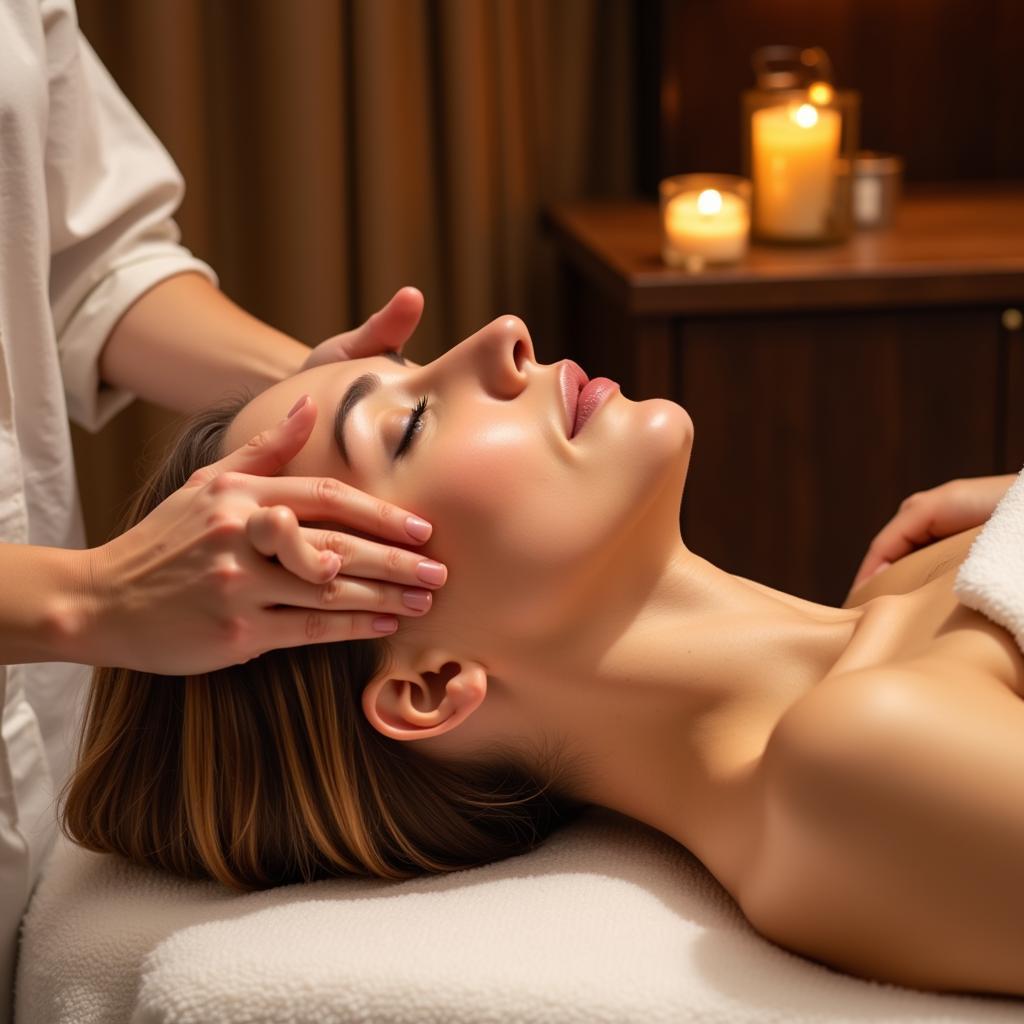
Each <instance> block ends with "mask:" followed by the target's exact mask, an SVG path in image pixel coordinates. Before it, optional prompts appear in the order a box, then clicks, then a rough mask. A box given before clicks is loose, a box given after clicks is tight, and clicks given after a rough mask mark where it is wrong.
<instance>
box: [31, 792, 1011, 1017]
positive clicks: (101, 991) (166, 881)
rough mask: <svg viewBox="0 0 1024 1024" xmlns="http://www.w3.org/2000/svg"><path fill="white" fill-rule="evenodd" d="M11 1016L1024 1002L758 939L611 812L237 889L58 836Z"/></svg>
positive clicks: (929, 1013)
mask: <svg viewBox="0 0 1024 1024" xmlns="http://www.w3.org/2000/svg"><path fill="white" fill-rule="evenodd" d="M16 1008H17V1018H16V1020H17V1022H18V1024H100V1022H102V1024H120V1022H124V1024H129V1022H130V1024H171V1022H173V1024H228V1022H230V1024H243V1022H255V1021H261V1022H269V1021H274V1022H289V1024H299V1022H303V1024H305V1022H327V1021H332V1022H346V1024H347V1022H355V1021H367V1022H370V1021H372V1022H374V1024H391V1022H394V1024H398V1022H402V1024H422V1022H431V1021H433V1022H444V1024H461V1022H470V1021H472V1022H478V1021H479V1022H488V1024H495V1022H506V1021H507V1022H516V1024H520V1022H522V1024H526V1022H532V1021H544V1022H549V1021H551V1022H559V1024H561V1022H568V1024H573V1022H581V1024H582V1022H586V1024H595V1022H606V1021H607V1022H614V1024H629V1022H633V1021H636V1022H643V1024H661V1022H665V1024H668V1022H672V1024H685V1022H688V1021H694V1022H698V1021H699V1022H700V1024H719V1022H721V1024H726V1022H727V1024H745V1022H751V1024H753V1022H757V1024H767V1022H772V1024H810V1022H821V1024H825V1022H828V1024H843V1022H847V1024H865V1022H869V1021H887V1022H901V1024H916V1022H920V1024H925V1022H927V1024H961V1022H962V1024H990V1022H991V1024H994V1022H996V1021H999V1022H1007V1024H1008V1022H1010V1021H1013V1022H1017V1024H1019V1022H1020V1021H1021V1020H1022V1019H1024V1000H1015V999H1006V998H1001V997H994V996H965V995H952V994H937V993H926V992H921V991H917V990H914V989H907V988H901V987H898V986H894V985H885V984H880V983H878V982H873V981H864V980H861V979H858V978H854V977H851V976H848V975H845V974H841V973H839V972H837V971H833V970H831V969H829V968H827V967H824V966H822V965H820V964H817V963H814V962H812V961H810V960H806V959H804V958H802V957H799V956H796V955H794V954H792V953H789V952H787V951H785V950H783V949H781V948H780V947H778V946H775V945H774V944H772V943H771V942H769V941H767V940H766V939H764V938H762V937H760V936H759V935H758V934H757V933H756V932H755V931H754V930H753V929H752V928H751V927H750V925H749V924H748V923H747V921H746V919H745V918H744V917H743V916H742V914H741V913H740V911H739V908H738V906H737V905H736V904H735V903H734V902H733V900H732V899H731V897H730V896H729V895H728V893H727V892H726V890H725V889H723V888H722V887H721V886H720V885H719V884H718V882H717V881H716V879H715V878H714V876H713V875H711V874H710V873H709V872H708V871H707V870H706V869H705V868H704V867H703V866H702V864H701V863H700V862H699V861H698V860H697V859H696V858H695V857H694V856H692V855H691V854H690V853H689V852H688V851H687V850H686V849H685V848H684V847H682V846H680V845H679V844H678V843H676V842H675V841H673V840H672V839H670V838H668V837H667V836H665V835H664V834H663V833H661V832H658V831H656V830H655V829H653V828H650V827H648V826H646V825H643V824H640V823H639V822H636V821H634V820H633V819H631V818H627V817H625V816H623V815H620V814H617V813H616V812H613V811H609V810H606V809H604V808H598V807H592V808H588V809H587V810H586V811H584V813H583V814H582V816H581V817H580V818H578V819H577V820H575V821H574V822H572V823H571V824H569V825H567V826H566V827H565V828H563V829H562V830H561V831H559V832H556V833H555V834H554V835H553V836H551V837H550V838H549V839H548V840H547V842H546V843H544V844H543V845H542V846H540V847H539V848H538V849H536V850H534V851H533V852H531V853H528V854H524V855H522V856H519V857H512V858H509V859H507V860H504V861H498V862H496V863H493V864H488V865H486V866H484V867H479V868H473V869H470V870H466V871H460V872H455V873H453V874H449V875H442V876H430V877H422V878H416V879H412V880H409V881H404V882H382V881H378V880H375V879H365V880H364V879H334V880H330V881H323V882H316V883H313V884H309V885H294V886H286V887H282V888H278V889H272V890H268V891H266V892H259V893H250V894H246V895H238V894H234V893H231V892H229V891H228V890H226V889H224V888H222V887H220V886H218V885H216V884H214V883H197V882H184V881H182V880H180V879H177V878H174V877H172V876H170V875H167V874H164V873H162V872H159V871H157V870H151V869H147V868H140V867H136V866H133V865H130V864H127V863H126V862H124V861H122V860H120V859H118V858H115V857H111V856H102V855H98V854H92V853H88V852H86V851H84V850H81V849H80V848H78V847H75V846H72V845H70V844H69V843H67V842H65V841H63V840H62V841H61V842H60V843H59V845H58V846H57V848H56V851H55V853H54V856H53V858H52V860H51V861H50V864H49V867H48V870H47V872H46V874H45V875H44V878H43V880H42V882H41V883H40V886H39V888H38V889H37V891H36V895H35V898H34V900H33V903H32V906H31V909H30V911H29V914H28V916H27V918H26V921H25V926H24V935H23V945H22V955H21V960H20V964H19V969H18V980H17V1002H16Z"/></svg>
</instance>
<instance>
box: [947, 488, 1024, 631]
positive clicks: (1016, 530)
mask: <svg viewBox="0 0 1024 1024" xmlns="http://www.w3.org/2000/svg"><path fill="white" fill-rule="evenodd" d="M953 592H954V593H955V594H956V596H957V597H958V598H959V599H960V603H961V604H965V605H966V606H967V607H968V608H973V609H974V610H975V611H977V612H981V613H982V615H985V616H987V617H988V618H990V619H991V620H992V621H993V622H995V623H998V624H999V625H1000V626H1002V627H1004V628H1005V629H1007V630H1008V631H1009V632H1010V633H1012V634H1013V637H1014V639H1016V641H1017V646H1018V647H1019V648H1020V649H1021V650H1022V651H1024V469H1022V470H1021V471H1020V473H1018V474H1017V479H1016V480H1014V482H1013V483H1012V484H1011V485H1010V489H1009V490H1008V491H1007V492H1006V493H1005V494H1004V495H1003V497H1002V498H1001V499H1000V501H999V504H998V505H996V507H995V511H994V512H993V513H992V515H991V517H990V518H989V521H988V522H987V523H986V524H985V527H984V529H983V530H982V531H981V533H979V534H978V536H977V537H975V538H974V543H973V544H972V545H971V549H970V551H968V552H967V557H966V558H965V559H964V561H963V564H962V565H961V566H960V571H959V572H958V573H957V574H956V580H955V582H954V584H953Z"/></svg>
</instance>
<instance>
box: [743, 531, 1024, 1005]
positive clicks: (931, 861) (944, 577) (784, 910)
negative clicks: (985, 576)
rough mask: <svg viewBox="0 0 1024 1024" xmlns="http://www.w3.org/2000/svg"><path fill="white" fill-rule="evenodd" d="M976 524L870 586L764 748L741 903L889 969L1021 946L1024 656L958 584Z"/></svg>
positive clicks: (772, 928) (856, 964) (857, 962)
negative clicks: (847, 630) (860, 624)
mask: <svg viewBox="0 0 1024 1024" xmlns="http://www.w3.org/2000/svg"><path fill="white" fill-rule="evenodd" d="M969 532H970V534H971V536H970V537H966V536H964V535H959V539H955V538H951V539H950V540H953V541H955V543H953V544H947V545H946V548H945V550H944V551H939V552H931V555H932V567H931V569H934V568H935V567H936V566H938V569H937V570H936V571H934V572H933V571H931V569H929V567H927V566H924V565H922V564H921V560H918V566H917V567H912V568H913V570H914V572H915V573H917V574H918V575H919V577H920V576H925V577H926V576H928V575H929V574H931V575H932V576H933V577H934V578H933V579H931V580H929V581H928V582H923V580H921V579H920V578H919V579H918V582H917V583H916V586H917V588H918V589H917V590H915V591H914V592H913V593H911V594H909V595H904V596H902V597H901V596H899V595H896V594H893V595H880V596H879V600H878V601H877V602H873V607H872V609H871V615H872V618H871V619H870V620H868V619H867V615H866V617H865V621H864V627H865V629H864V632H863V633H862V634H861V635H860V636H859V637H858V642H857V643H855V644H854V643H851V645H850V648H849V649H848V651H847V652H845V654H844V659H841V662H843V663H842V664H840V663H837V666H836V670H835V671H833V672H832V673H830V676H829V677H827V678H826V679H825V680H823V681H822V683H821V684H819V685H818V686H817V687H816V688H815V689H814V690H812V691H811V692H810V693H809V694H807V695H806V696H805V697H804V698H802V699H801V700H800V701H799V702H798V703H797V704H796V705H794V707H793V708H791V709H790V711H789V712H787V714H786V715H785V716H783V719H782V720H781V721H780V722H779V724H778V726H777V728H776V731H775V733H774V734H773V736H772V740H771V743H770V744H769V749H768V751H767V752H766V755H765V760H764V764H763V770H764V773H765V803H764V815H765V817H764V821H763V823H762V834H761V843H760V856H759V858H758V860H757V864H756V869H755V870H754V871H753V872H752V873H751V875H750V878H749V879H748V885H747V887H746V889H745V892H744V894H743V896H744V898H743V899H741V904H743V906H744V910H745V911H746V912H747V913H748V916H750V917H751V919H752V921H753V922H754V923H755V925H759V926H760V930H762V931H764V932H765V933H766V934H768V935H769V937H774V938H775V939H776V941H780V942H781V943H782V944H783V945H787V946H789V947H790V948H797V949H798V951H801V952H806V953H808V954H809V955H812V956H820V957H822V958H823V959H825V960H826V962H831V963H834V964H836V965H837V966H839V967H840V968H841V969H844V970H852V971H853V972H854V973H861V974H866V975H869V976H874V977H879V978H882V979H883V980H885V979H888V980H893V981H897V982H901V983H913V982H912V981H908V979H914V978H916V979H918V980H919V982H920V983H923V980H924V979H929V978H930V979H932V981H933V982H934V981H935V980H936V979H940V978H943V977H953V976H954V975H955V974H956V972H957V971H960V972H961V976H962V977H963V978H964V979H965V983H966V982H967V981H969V980H970V978H974V979H975V980H976V981H977V980H978V979H982V978H984V977H985V972H986V971H987V970H989V969H990V968H991V969H993V970H995V969H996V966H998V965H1000V957H1001V956H1002V955H1003V954H1001V953H1000V952H999V950H1000V949H1001V948H1016V949H1019V948H1022V946H1024V886H1022V885H1021V884H1020V879H1021V868H1020V865H1021V864H1022V863H1024V699H1022V695H1024V659H1022V658H1021V653H1020V651H1019V649H1018V648H1017V647H1016V644H1015V643H1014V641H1013V639H1012V638H1011V637H1010V636H1009V634H1008V633H1006V632H1005V630H1002V629H1001V628H1000V627H998V626H996V625H994V624H993V623H990V622H989V621H988V620H987V619H985V618H984V617H983V616H981V615H978V614H977V613H976V612H973V611H971V610H970V609H966V608H964V607H963V606H962V605H960V604H959V602H958V601H957V600H956V598H955V595H953V594H952V583H953V578H954V576H955V572H956V569H957V568H958V567H959V564H960V562H961V561H962V560H963V557H965V555H966V552H967V548H968V547H969V544H970V541H971V540H973V535H974V534H976V532H977V531H969ZM943 563H945V564H943ZM773 933H774V934H773ZM971 942H974V943H975V949H976V950H977V952H976V953H975V954H972V956H975V957H976V958H977V959H976V962H973V963H972V962H971V960H970V957H965V956H964V955H963V953H962V950H963V949H964V947H965V945H969V944H970V943H971ZM801 944H802V947H801ZM1000 944H1002V945H1000ZM957 951H959V953H958V952H957ZM958 956H959V959H957V957H958ZM999 971H1001V972H1002V973H998V972H997V975H993V977H996V976H998V977H999V978H1001V979H1002V982H1003V983H1008V981H1007V979H1010V978H1013V977H1018V975H1019V968H1017V967H1016V966H1015V965H1014V964H1012V963H1009V962H1006V963H1002V965H1001V966H999ZM1014 971H1018V975H1014V973H1013V972H1014ZM1020 983H1021V984H1022V985H1024V981H1021V982H1020Z"/></svg>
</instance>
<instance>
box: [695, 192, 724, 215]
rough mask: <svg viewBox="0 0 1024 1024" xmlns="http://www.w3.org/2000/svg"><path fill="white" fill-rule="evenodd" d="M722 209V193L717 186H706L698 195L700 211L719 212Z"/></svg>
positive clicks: (704, 212) (707, 212)
mask: <svg viewBox="0 0 1024 1024" xmlns="http://www.w3.org/2000/svg"><path fill="white" fill-rule="evenodd" d="M721 209H722V193H721V192H719V191H718V189H715V188H706V189H704V191H703V192H701V194H700V195H699V196H697V211H698V213H703V214H711V213H719V212H720V211H721Z"/></svg>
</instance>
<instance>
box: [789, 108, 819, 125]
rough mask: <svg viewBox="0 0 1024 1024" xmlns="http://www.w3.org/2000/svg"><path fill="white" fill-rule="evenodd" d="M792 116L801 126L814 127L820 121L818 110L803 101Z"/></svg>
mask: <svg viewBox="0 0 1024 1024" xmlns="http://www.w3.org/2000/svg"><path fill="white" fill-rule="evenodd" d="M790 116H791V117H792V118H793V120H794V121H796V123H797V124H798V125H800V127H801V128H813V127H814V126H815V125H816V124H817V123H818V110H817V108H816V107H812V106H811V104H810V103H801V104H800V106H799V107H798V108H797V109H796V110H795V111H793V113H792V114H791V115H790Z"/></svg>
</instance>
